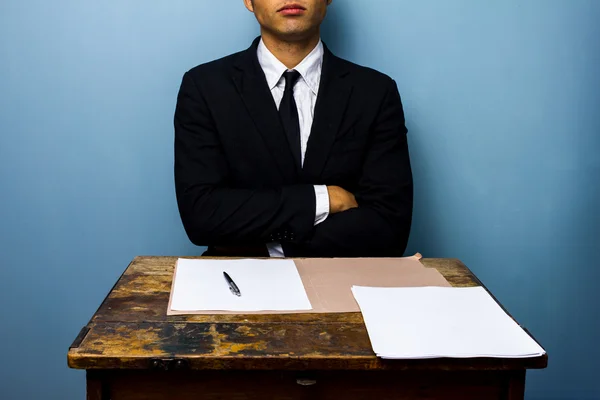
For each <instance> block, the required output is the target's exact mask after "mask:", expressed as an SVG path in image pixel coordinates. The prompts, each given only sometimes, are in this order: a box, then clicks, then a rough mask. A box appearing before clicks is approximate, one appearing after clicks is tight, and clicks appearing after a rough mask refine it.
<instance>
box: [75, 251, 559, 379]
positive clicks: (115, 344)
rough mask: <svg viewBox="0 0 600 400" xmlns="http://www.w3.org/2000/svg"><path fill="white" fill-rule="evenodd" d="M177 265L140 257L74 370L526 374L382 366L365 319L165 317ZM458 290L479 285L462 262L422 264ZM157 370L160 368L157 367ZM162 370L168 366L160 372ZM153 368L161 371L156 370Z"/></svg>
mask: <svg viewBox="0 0 600 400" xmlns="http://www.w3.org/2000/svg"><path fill="white" fill-rule="evenodd" d="M176 260H177V257H149V256H144V257H136V258H135V259H134V260H133V261H132V262H131V263H130V265H129V267H128V268H127V269H126V271H125V272H124V273H123V275H122V276H121V278H120V279H119V280H118V282H117V283H116V284H115V286H114V288H113V290H112V291H111V292H110V293H109V295H108V296H107V298H106V299H105V300H104V302H103V303H102V305H101V306H100V308H99V309H98V311H97V312H96V313H95V315H94V316H93V317H92V319H91V320H90V323H89V324H88V325H87V327H86V328H89V330H88V329H86V331H87V333H86V334H85V335H84V336H83V337H79V338H78V346H77V347H73V348H71V349H70V350H69V353H68V364H69V366H70V367H72V368H79V369H88V370H99V369H149V368H153V365H154V364H155V363H156V360H164V362H163V361H161V362H163V364H164V363H172V362H176V361H177V360H182V362H185V366H186V368H189V369H202V370H210V369H213V370H219V369H220V370H224V369H244V370H260V369H267V370H269V369H270V370H286V369H287V370H289V369H292V370H306V369H320V370H339V369H343V370H368V371H373V370H388V369H393V370H410V369H427V370H497V371H502V370H522V369H524V368H544V367H545V366H546V364H547V357H546V356H542V357H537V358H532V359H512V360H510V359H485V358H481V359H470V360H460V359H433V360H404V361H402V360H394V361H385V360H381V359H379V358H377V357H376V356H375V355H374V354H373V352H372V349H371V345H370V342H369V338H368V335H367V332H366V328H365V326H364V323H363V319H362V316H361V314H360V313H336V314H271V315H182V316H167V315H166V311H167V304H168V300H169V292H170V289H171V284H172V276H173V270H174V266H175V262H176ZM421 262H422V263H423V265H424V266H426V267H427V268H435V269H437V270H438V271H439V272H440V273H441V274H442V275H443V276H444V277H445V278H446V279H447V280H448V282H450V284H452V285H453V286H462V287H464V286H477V285H479V284H480V282H479V281H478V280H477V278H476V277H475V276H474V275H473V274H472V273H471V271H470V270H469V269H468V268H467V267H466V266H465V265H464V264H462V263H461V262H460V261H459V260H456V259H423V260H421ZM153 363H154V364H153ZM161 365H162V364H161ZM154 366H155V365H154Z"/></svg>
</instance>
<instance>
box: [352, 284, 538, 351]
mask: <svg viewBox="0 0 600 400" xmlns="http://www.w3.org/2000/svg"><path fill="white" fill-rule="evenodd" d="M352 293H353V294H354V297H355V298H356V301H357V302H358V304H359V306H360V309H361V312H362V314H363V318H364V321H365V324H366V326H367V331H368V334H369V339H370V340H371V345H372V346H373V351H374V352H375V353H376V354H377V355H378V356H380V357H382V358H398V359H400V358H404V359H409V358H410V359H414V358H435V357H454V358H463V357H500V358H522V357H535V356H540V355H542V354H544V353H545V352H544V350H543V349H542V347H540V346H539V345H538V344H537V343H536V342H535V341H534V340H533V339H532V338H531V337H530V336H529V335H528V334H527V333H526V332H525V331H524V330H523V329H522V328H521V327H520V326H519V325H518V324H517V323H516V322H515V321H514V320H513V319H512V318H510V316H508V314H506V312H504V310H502V308H501V307H500V306H499V305H498V304H497V303H496V302H495V301H494V299H493V298H492V297H491V296H490V295H489V294H488V293H487V292H486V290H485V289H484V288H482V287H472V288H443V287H421V288H374V287H360V286H354V287H353V288H352Z"/></svg>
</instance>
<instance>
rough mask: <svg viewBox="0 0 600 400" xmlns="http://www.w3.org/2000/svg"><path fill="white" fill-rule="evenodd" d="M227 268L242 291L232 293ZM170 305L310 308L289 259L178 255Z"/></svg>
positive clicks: (177, 308) (186, 307) (232, 308)
mask: <svg viewBox="0 0 600 400" xmlns="http://www.w3.org/2000/svg"><path fill="white" fill-rule="evenodd" d="M223 271H225V272H227V273H228V274H229V276H231V279H233V281H234V282H235V283H236V285H237V286H238V287H239V289H240V292H241V293H242V295H241V296H240V297H238V296H235V295H233V294H232V293H231V291H230V290H229V286H228V285H227V282H226V281H225V278H224V276H223ZM173 279H174V282H173V288H172V298H171V304H170V309H172V310H175V311H201V310H228V311H237V312H244V311H266V310H272V311H279V310H310V309H311V308H312V307H311V304H310V301H309V300H308V297H307V296H306V292H305V290H304V286H303V285H302V280H301V279H300V275H299V274H298V270H297V269H296V265H295V264H294V262H293V261H292V260H256V259H244V260H211V259H206V260H190V259H182V258H180V259H179V260H178V261H177V270H176V274H175V276H174V278H173Z"/></svg>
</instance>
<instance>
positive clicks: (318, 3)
mask: <svg viewBox="0 0 600 400" xmlns="http://www.w3.org/2000/svg"><path fill="white" fill-rule="evenodd" d="M331 1H332V0H244V3H245V4H246V8H248V10H250V11H252V12H253V13H254V15H255V16H256V19H257V20H258V23H259V24H260V26H261V27H262V29H264V30H267V31H268V32H269V33H272V34H273V35H275V36H277V37H280V38H282V39H285V40H302V39H305V38H307V37H310V35H312V34H314V32H315V31H316V30H317V29H318V27H319V26H320V25H321V22H323V19H324V18H325V14H326V13H327V6H328V5H329V4H330V3H331Z"/></svg>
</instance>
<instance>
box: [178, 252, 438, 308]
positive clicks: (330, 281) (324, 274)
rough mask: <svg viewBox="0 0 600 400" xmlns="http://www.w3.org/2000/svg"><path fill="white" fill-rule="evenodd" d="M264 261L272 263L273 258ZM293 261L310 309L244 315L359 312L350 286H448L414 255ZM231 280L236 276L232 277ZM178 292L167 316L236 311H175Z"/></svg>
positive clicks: (435, 271) (435, 272) (432, 269)
mask: <svg viewBox="0 0 600 400" xmlns="http://www.w3.org/2000/svg"><path fill="white" fill-rule="evenodd" d="M254 261H257V260H254ZM264 261H266V262H273V261H274V260H264ZM287 261H290V260H287ZM294 261H295V263H296V266H297V268H298V273H299V274H300V277H301V278H302V282H303V284H304V288H305V290H306V294H307V295H308V298H309V301H310V303H311V305H312V309H311V310H310V311H306V310H299V309H289V310H270V311H245V312H244V313H245V314H273V313H286V314H295V313H306V312H310V313H342V312H359V311H360V309H359V307H358V304H357V303H356V300H354V296H353V295H352V290H351V288H352V286H353V285H359V286H382V287H395V286H403V287H404V286H409V287H413V286H450V284H449V283H448V281H446V279H445V278H444V277H443V276H442V275H441V274H440V273H439V272H438V271H437V270H436V269H434V268H426V267H425V266H423V264H421V263H420V262H419V258H418V257H414V256H413V257H403V258H302V259H295V260H294ZM178 276H179V268H178V266H177V265H176V266H175V276H174V280H176V281H179V280H180V279H179V277H178ZM234 280H236V279H235V278H234ZM236 282H237V280H236ZM177 291H178V288H176V287H175V286H173V288H172V290H171V302H170V303H169V308H168V310H167V315H181V314H236V311H227V310H223V309H222V308H217V309H213V310H206V309H203V310H188V309H186V310H176V309H174V308H173V307H172V303H173V302H172V299H173V297H174V294H177Z"/></svg>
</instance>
